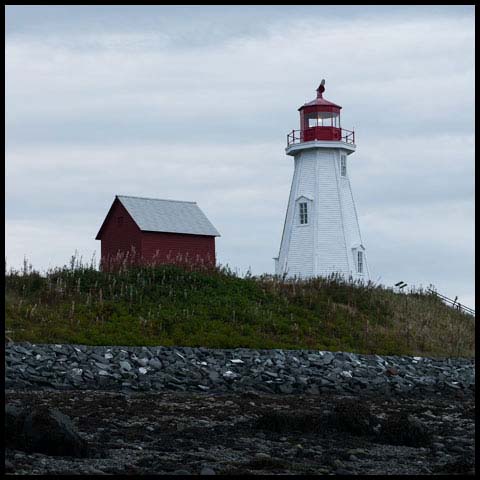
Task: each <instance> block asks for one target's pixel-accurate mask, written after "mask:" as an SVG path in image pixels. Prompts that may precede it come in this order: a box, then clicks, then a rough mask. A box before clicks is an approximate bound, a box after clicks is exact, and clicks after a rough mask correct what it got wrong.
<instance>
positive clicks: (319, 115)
mask: <svg viewBox="0 0 480 480" xmlns="http://www.w3.org/2000/svg"><path fill="white" fill-rule="evenodd" d="M306 124H307V128H313V127H334V128H340V114H339V113H333V112H314V113H309V114H307V115H306Z"/></svg>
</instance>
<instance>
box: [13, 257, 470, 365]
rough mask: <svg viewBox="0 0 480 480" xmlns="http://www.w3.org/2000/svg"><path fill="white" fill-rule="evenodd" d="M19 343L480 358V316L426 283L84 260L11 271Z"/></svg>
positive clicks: (14, 316)
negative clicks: (406, 287) (478, 334)
mask: <svg viewBox="0 0 480 480" xmlns="http://www.w3.org/2000/svg"><path fill="white" fill-rule="evenodd" d="M5 280H6V283H5V285H6V286H5V297H6V329H7V335H8V336H9V337H10V338H12V339H13V340H14V341H29V342H32V343H78V344H87V345H166V346H171V345H182V346H204V347H211V348H235V347H249V348H292V349H300V348H306V349H321V350H333V351H335V350H343V351H352V352H358V353H377V354H385V355H397V354H398V355H425V356H427V355H429V356H464V357H471V356H474V354H475V353H474V352H475V345H474V318H473V317H471V316H469V315H466V314H464V313H462V312H460V311H458V310H454V309H452V308H450V307H448V306H446V305H445V304H444V303H442V302H441V301H440V300H439V299H438V298H437V297H436V296H435V295H433V294H430V293H426V292H424V291H422V290H416V291H415V290H412V291H410V292H409V293H408V294H400V293H395V292H394V291H393V290H392V289H388V288H385V287H382V286H379V285H374V284H373V283H371V282H370V283H368V284H360V283H353V284H352V283H349V282H346V281H344V280H343V279H340V278H338V277H330V278H315V279H312V280H308V281H300V280H295V281H288V280H283V279H280V278H278V277H272V276H266V275H265V276H261V277H253V276H251V275H248V274H247V275H246V276H245V277H244V278H240V277H239V276H237V275H235V274H234V273H232V272H231V271H230V270H229V269H228V268H216V269H210V270H207V269H203V270H195V269H193V268H181V267H178V266H173V265H169V266H156V267H130V268H122V269H119V270H117V271H116V272H100V271H98V270H97V269H96V268H95V267H94V266H93V262H92V265H90V266H85V265H82V264H81V263H80V264H79V263H78V262H76V261H75V259H74V258H72V262H71V265H70V266H64V267H63V268H57V269H54V270H51V271H49V272H47V273H46V274H45V275H41V274H40V273H38V272H36V271H34V270H33V269H32V268H31V266H30V267H27V265H25V268H24V270H23V271H22V272H18V271H13V270H11V271H10V272H8V273H7V272H6V274H5Z"/></svg>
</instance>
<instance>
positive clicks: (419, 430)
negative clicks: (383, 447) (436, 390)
mask: <svg viewBox="0 0 480 480" xmlns="http://www.w3.org/2000/svg"><path fill="white" fill-rule="evenodd" d="M380 437H381V439H382V440H383V441H384V442H386V443H390V444H391V445H406V446H408V447H425V446H428V445H430V443H431V441H432V435H431V433H430V432H429V430H428V428H427V426H426V425H425V424H423V423H422V422H421V421H420V420H417V419H416V418H414V417H412V416H411V415H407V414H406V413H400V414H396V415H392V416H390V417H389V418H387V420H385V421H384V422H383V424H382V429H381V433H380Z"/></svg>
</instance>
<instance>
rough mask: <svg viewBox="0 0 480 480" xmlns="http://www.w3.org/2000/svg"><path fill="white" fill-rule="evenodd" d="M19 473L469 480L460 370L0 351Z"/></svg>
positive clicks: (471, 393)
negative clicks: (445, 478) (446, 478)
mask: <svg viewBox="0 0 480 480" xmlns="http://www.w3.org/2000/svg"><path fill="white" fill-rule="evenodd" d="M5 383H6V391H5V400H6V409H5V414H6V436H5V438H6V447H7V448H6V450H5V469H6V473H9V474H15V475H17V474H20V475H32V474H34V475H35V474H39V475H72V474H76V475H102V474H107V475H108V474H118V475H149V474H151V475H187V474H192V475H197V474H200V475H214V474H215V475H262V474H293V475H309V474H313V475H325V474H334V475H365V474H370V475H379V474H383V475H396V474H401V475H420V474H427V475H428V474H430V475H432V474H433V475H435V474H446V475H449V474H467V475H474V473H475V455H474V452H475V440H474V439H475V370H474V360H472V359H439V358H436V359H433V358H420V357H396V356H378V355H357V354H352V353H343V352H321V351H294V350H248V349H233V350H214V349H205V348H186V347H184V348H180V347H175V348H165V347H148V348H147V347H87V346H83V345H32V344H28V343H22V344H18V343H11V344H9V345H6V370H5Z"/></svg>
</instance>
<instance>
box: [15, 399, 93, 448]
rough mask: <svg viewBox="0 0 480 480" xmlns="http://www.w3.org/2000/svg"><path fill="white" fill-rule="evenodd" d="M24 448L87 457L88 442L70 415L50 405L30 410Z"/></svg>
mask: <svg viewBox="0 0 480 480" xmlns="http://www.w3.org/2000/svg"><path fill="white" fill-rule="evenodd" d="M20 442H21V444H22V447H23V448H21V449H22V450H25V451H27V452H38V453H44V454H46V455H61V456H73V457H85V456H86V455H87V451H88V446H87V442H86V441H85V440H83V439H82V438H81V437H80V435H79V434H78V433H77V431H76V430H75V427H74V426H73V424H72V422H71V420H70V418H69V417H67V416H66V415H64V414H63V413H61V412H60V411H58V410H57V409H50V408H48V407H39V408H35V409H33V410H32V411H30V412H28V414H27V415H26V416H25V420H24V422H23V428H22V433H21V439H20Z"/></svg>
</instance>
